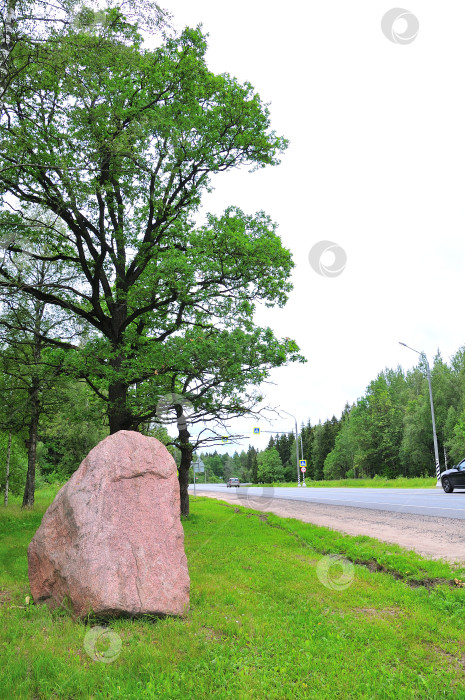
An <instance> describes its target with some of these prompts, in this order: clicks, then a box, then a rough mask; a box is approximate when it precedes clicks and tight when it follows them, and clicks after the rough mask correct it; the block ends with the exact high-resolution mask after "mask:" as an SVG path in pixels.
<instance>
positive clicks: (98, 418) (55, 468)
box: [37, 381, 108, 482]
mask: <svg viewBox="0 0 465 700" xmlns="http://www.w3.org/2000/svg"><path fill="white" fill-rule="evenodd" d="M55 398H56V402H57V403H59V405H60V410H58V411H56V412H55V413H53V414H49V415H48V416H46V417H45V418H44V419H43V421H42V425H41V430H40V443H39V449H38V455H37V463H38V466H39V468H40V470H41V472H42V474H43V475H44V476H45V478H46V479H47V480H48V481H51V482H53V481H56V480H61V481H64V480H66V479H68V478H69V477H70V476H71V475H72V474H73V472H75V471H76V469H77V468H78V467H79V465H80V464H81V462H82V460H83V459H84V457H86V456H87V454H88V453H89V452H90V450H91V449H92V448H93V447H95V445H96V444H97V443H98V442H100V440H103V439H104V438H105V437H106V436H107V435H108V427H107V425H106V424H105V423H106V421H105V414H104V412H103V407H102V405H101V403H100V402H98V401H96V399H95V396H94V394H93V392H92V391H91V390H90V389H89V388H88V387H87V385H86V384H85V383H84V382H78V381H69V382H68V383H67V384H66V385H65V386H62V387H61V388H60V390H59V391H58V392H57V395H56V397H55Z"/></svg>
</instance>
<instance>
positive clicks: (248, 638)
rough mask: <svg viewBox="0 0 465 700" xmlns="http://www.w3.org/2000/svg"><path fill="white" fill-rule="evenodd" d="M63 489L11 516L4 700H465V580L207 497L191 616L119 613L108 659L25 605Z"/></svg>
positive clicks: (5, 566) (0, 534) (3, 575)
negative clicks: (39, 530) (34, 562)
mask: <svg viewBox="0 0 465 700" xmlns="http://www.w3.org/2000/svg"><path fill="white" fill-rule="evenodd" d="M52 495H53V494H52V493H51V491H50V490H49V492H48V494H47V496H44V495H43V494H40V496H39V498H38V505H37V508H36V509H35V510H34V511H32V512H28V513H25V512H22V511H21V510H20V509H19V507H18V506H16V505H13V506H12V507H9V508H7V509H3V508H2V507H1V508H0V563H1V569H0V590H1V592H0V603H1V604H0V618H1V619H0V657H1V658H0V661H1V665H2V674H1V680H0V698H15V699H19V700H22V699H23V698H24V699H29V698H34V700H37V699H38V700H49V699H55V698H56V699H58V698H59V699H60V700H65V699H66V700H71V699H72V700H75V699H81V698H82V699H84V698H85V699H86V700H87V699H95V700H97V699H99V700H100V699H102V698H124V699H125V700H126V699H130V700H131V699H133V698H134V700H135V699H136V698H138V699H139V698H157V699H158V698H161V699H165V698H166V700H172V699H178V698H179V699H180V700H181V699H183V700H184V698H196V699H197V698H241V699H242V698H272V699H276V700H278V699H279V700H282V699H283V698H284V699H285V698H292V699H293V698H315V699H317V698H318V700H320V699H321V698H323V699H326V698H341V699H344V700H346V699H351V698H364V699H365V698H376V699H378V698H406V699H407V698H409V699H410V698H422V699H424V698H431V699H432V700H433V699H436V698H465V690H464V687H465V686H464V684H465V670H464V667H465V615H464V612H465V588H462V587H460V586H457V584H456V582H455V579H457V581H458V582H459V583H460V582H461V576H462V575H463V574H464V572H459V571H454V570H453V568H451V567H450V566H449V565H448V564H447V563H444V562H434V561H429V560H425V559H422V558H421V557H420V556H419V555H416V554H414V553H411V552H406V551H405V550H402V549H401V548H399V547H396V546H393V545H385V544H383V543H380V542H378V541H377V540H374V539H371V538H368V537H349V536H347V535H343V534H338V533H335V532H333V531H331V530H328V529H326V528H320V527H316V526H314V525H311V524H308V523H302V522H300V521H296V520H291V519H282V518H279V517H277V516H275V515H272V514H264V513H257V512H256V511H252V510H248V509H246V508H242V507H234V506H230V505H228V504H225V503H221V502H218V501H215V500H211V499H207V498H195V499H194V498H193V499H192V514H191V516H190V517H189V518H188V519H186V520H185V521H184V522H183V525H184V530H185V544H186V553H187V556H188V561H189V570H190V575H191V584H192V590H191V609H190V611H189V613H188V615H187V616H186V618H185V619H182V620H180V619H165V620H158V621H157V620H150V619H144V620H115V621H113V622H111V625H110V629H111V634H112V635H113V642H115V640H118V639H119V640H120V641H121V642H122V646H121V651H120V652H119V654H117V655H116V658H115V660H114V661H113V662H112V663H99V662H98V661H94V660H92V659H91V658H90V656H89V655H88V654H87V653H86V651H85V649H84V638H85V635H86V632H88V630H89V629H90V625H87V626H86V625H84V624H83V623H76V622H73V621H72V619H71V618H70V617H69V616H68V615H67V614H66V613H64V612H61V611H58V612H54V613H51V612H49V610H48V609H47V608H46V607H45V606H34V605H26V604H25V596H26V595H28V593H29V588H28V582H27V561H26V549H27V545H28V543H29V541H30V539H31V537H32V535H33V533H34V531H35V529H36V527H37V525H38V524H39V522H40V519H41V517H42V513H43V510H44V507H45V505H46V503H47V502H49V501H50V499H51V497H52ZM330 555H337V556H339V557H342V558H340V559H336V558H331V556H330ZM357 562H358V563H357ZM99 644H100V642H99ZM96 651H99V653H100V654H101V655H102V656H100V657H99V658H103V659H105V653H108V651H107V652H106V650H105V645H104V643H103V642H102V647H101V648H100V647H98V646H97V647H96Z"/></svg>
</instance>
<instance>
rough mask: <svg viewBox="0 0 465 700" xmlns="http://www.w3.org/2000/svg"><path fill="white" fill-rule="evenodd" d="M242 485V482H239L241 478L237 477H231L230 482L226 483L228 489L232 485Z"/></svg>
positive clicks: (237, 486)
mask: <svg viewBox="0 0 465 700" xmlns="http://www.w3.org/2000/svg"><path fill="white" fill-rule="evenodd" d="M240 485H241V484H240V482H239V479H236V477H233V478H232V479H229V481H228V483H227V484H226V486H227V487H228V489H229V487H230V486H235V487H236V488H239V486H240Z"/></svg>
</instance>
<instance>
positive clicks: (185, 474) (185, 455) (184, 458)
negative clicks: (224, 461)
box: [176, 407, 192, 515]
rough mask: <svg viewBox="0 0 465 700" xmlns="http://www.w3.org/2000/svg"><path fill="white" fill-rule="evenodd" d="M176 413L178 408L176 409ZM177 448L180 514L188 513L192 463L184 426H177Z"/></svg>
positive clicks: (187, 434)
mask: <svg viewBox="0 0 465 700" xmlns="http://www.w3.org/2000/svg"><path fill="white" fill-rule="evenodd" d="M180 408H181V413H182V407H180ZM176 412H177V413H178V410H177V409H176ZM178 430H179V442H180V444H179V449H180V450H181V463H180V465H179V470H178V471H179V475H178V479H179V495H180V497H181V515H189V491H188V489H189V469H190V466H191V463H192V445H191V444H190V442H189V438H190V433H189V431H188V430H187V427H186V426H185V423H184V425H183V427H182V428H181V427H179V424H178Z"/></svg>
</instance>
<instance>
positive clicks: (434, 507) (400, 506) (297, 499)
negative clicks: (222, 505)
mask: <svg viewBox="0 0 465 700" xmlns="http://www.w3.org/2000/svg"><path fill="white" fill-rule="evenodd" d="M213 490H214V489H213ZM257 490H258V491H261V489H260V488H258V489H257ZM306 495H307V494H306ZM435 495H436V494H435ZM437 495H444V494H437ZM272 498H285V495H284V494H283V493H280V494H275V495H274V496H272ZM315 499H320V500H324V501H342V502H344V503H347V502H351V503H367V504H369V505H378V506H383V505H386V506H397V507H398V508H432V509H434V510H457V511H460V512H462V511H465V506H464V507H463V508H459V507H456V508H445V507H441V506H416V505H414V504H413V503H389V502H388V501H357V500H356V499H354V498H337V497H325V496H318V497H317V496H310V494H308V498H304V497H303V494H302V498H299V497H296V496H294V497H293V498H292V500H296V501H304V502H307V503H311V502H313V501H314V500H315ZM317 502H318V500H317Z"/></svg>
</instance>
